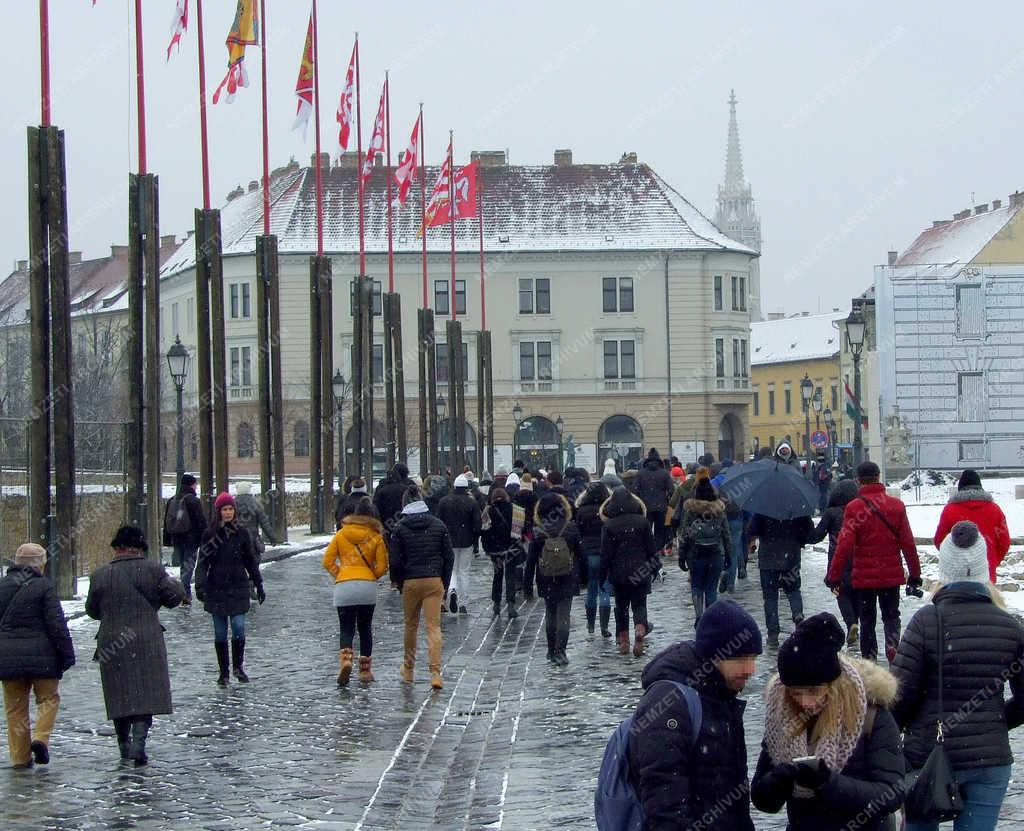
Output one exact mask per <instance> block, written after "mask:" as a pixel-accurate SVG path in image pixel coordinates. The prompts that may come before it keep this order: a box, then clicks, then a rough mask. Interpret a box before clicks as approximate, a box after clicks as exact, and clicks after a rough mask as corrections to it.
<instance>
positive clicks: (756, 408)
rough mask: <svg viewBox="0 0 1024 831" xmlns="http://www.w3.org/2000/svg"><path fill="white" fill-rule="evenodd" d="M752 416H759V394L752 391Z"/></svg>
mask: <svg viewBox="0 0 1024 831" xmlns="http://www.w3.org/2000/svg"><path fill="white" fill-rule="evenodd" d="M754 415H755V416H759V415H761V393H760V392H758V391H757V390H754Z"/></svg>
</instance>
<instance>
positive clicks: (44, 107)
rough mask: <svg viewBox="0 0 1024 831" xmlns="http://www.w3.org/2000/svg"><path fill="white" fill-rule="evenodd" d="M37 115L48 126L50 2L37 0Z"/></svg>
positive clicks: (44, 125) (43, 124)
mask: <svg viewBox="0 0 1024 831" xmlns="http://www.w3.org/2000/svg"><path fill="white" fill-rule="evenodd" d="M39 103H40V110H41V114H40V117H39V120H40V123H41V124H42V126H43V127H49V126H50V3H49V2H48V0H39Z"/></svg>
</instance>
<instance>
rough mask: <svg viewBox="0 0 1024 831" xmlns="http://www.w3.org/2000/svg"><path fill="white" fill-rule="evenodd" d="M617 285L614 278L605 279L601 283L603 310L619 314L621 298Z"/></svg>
mask: <svg viewBox="0 0 1024 831" xmlns="http://www.w3.org/2000/svg"><path fill="white" fill-rule="evenodd" d="M617 283H618V280H616V279H615V278H614V277H605V278H604V280H602V281H601V308H602V309H603V310H604V311H606V312H617V311H618V310H619V305H618V303H619V298H618V291H617Z"/></svg>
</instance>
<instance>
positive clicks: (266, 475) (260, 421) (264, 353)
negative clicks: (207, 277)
mask: <svg viewBox="0 0 1024 831" xmlns="http://www.w3.org/2000/svg"><path fill="white" fill-rule="evenodd" d="M276 243H277V238H276V237H267V236H264V235H260V236H258V237H256V378H257V380H258V392H259V417H258V418H257V426H258V433H257V436H258V442H259V457H260V493H261V494H264V495H266V494H267V493H269V492H270V490H271V488H273V476H274V445H273V439H272V435H273V434H272V432H271V421H272V408H271V405H270V398H271V391H270V355H271V343H270V292H269V290H268V287H269V285H270V272H271V269H273V268H274V267H275V266H276V265H277V256H276V253H277V252H276V250H275V249H276ZM272 254H273V255H274V256H273V260H274V263H273V265H271V262H270V260H271V255H272ZM270 516H271V521H272V522H273V523H274V525H275V529H276V519H277V516H276V507H275V508H272V509H271V511H270Z"/></svg>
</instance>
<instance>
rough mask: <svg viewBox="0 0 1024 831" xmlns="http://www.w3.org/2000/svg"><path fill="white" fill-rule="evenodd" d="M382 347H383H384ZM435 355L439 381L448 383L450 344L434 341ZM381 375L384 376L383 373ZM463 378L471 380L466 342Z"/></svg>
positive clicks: (463, 351)
mask: <svg viewBox="0 0 1024 831" xmlns="http://www.w3.org/2000/svg"><path fill="white" fill-rule="evenodd" d="M381 348H382V349H383V347H381ZM382 354H383V353H382ZM434 355H435V363H436V366H437V383H439V384H447V383H448V382H449V381H450V380H451V379H450V378H449V377H448V344H447V343H439V342H438V341H434ZM381 377H382V378H383V374H382V375H381ZM462 380H463V382H468V381H469V350H468V349H467V348H466V344H465V343H463V344H462Z"/></svg>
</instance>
